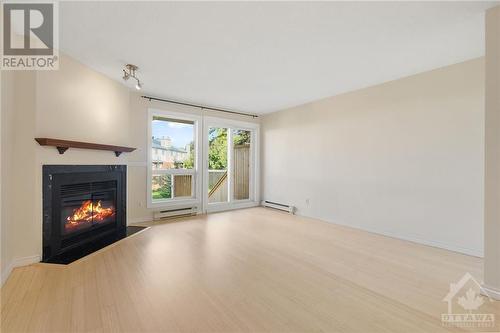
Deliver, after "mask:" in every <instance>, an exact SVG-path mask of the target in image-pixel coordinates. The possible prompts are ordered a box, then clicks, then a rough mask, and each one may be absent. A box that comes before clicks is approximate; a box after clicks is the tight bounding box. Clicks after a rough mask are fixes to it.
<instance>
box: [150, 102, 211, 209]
mask: <svg viewBox="0 0 500 333" xmlns="http://www.w3.org/2000/svg"><path fill="white" fill-rule="evenodd" d="M155 116H158V117H164V118H171V119H172V120H175V119H179V120H187V121H193V122H194V138H193V139H194V149H195V166H194V168H193V169H188V170H182V169H172V170H155V171H154V172H153V167H152V164H153V163H152V150H153V149H152V139H151V137H152V134H153V130H152V124H153V117H155ZM202 123H203V118H202V117H201V116H198V115H194V114H189V113H180V112H173V111H167V110H159V109H151V108H150V109H148V163H147V169H148V172H147V174H148V179H147V208H157V209H158V208H171V207H176V206H187V205H199V204H200V201H201V185H202V172H201V170H202V166H203V163H202V160H203V157H202V156H203V155H202V147H201V145H200V143H199V142H200V139H201V138H203V137H202V134H203V124H202ZM153 174H171V175H186V174H188V175H190V174H192V175H193V178H194V189H193V194H194V197H192V198H172V199H164V200H153V194H152V188H151V187H152V177H153Z"/></svg>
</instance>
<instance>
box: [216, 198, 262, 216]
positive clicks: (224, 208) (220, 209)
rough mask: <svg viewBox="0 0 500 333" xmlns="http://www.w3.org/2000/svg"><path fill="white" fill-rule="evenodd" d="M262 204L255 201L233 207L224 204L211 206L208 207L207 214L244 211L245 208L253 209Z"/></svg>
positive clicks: (236, 204)
mask: <svg viewBox="0 0 500 333" xmlns="http://www.w3.org/2000/svg"><path fill="white" fill-rule="evenodd" d="M259 205H260V204H259V203H258V202H255V201H245V202H240V203H234V204H232V205H227V204H225V203H223V204H213V205H209V206H208V207H207V213H208V214H210V213H217V212H224V211H228V210H235V209H243V208H252V207H258V206H259Z"/></svg>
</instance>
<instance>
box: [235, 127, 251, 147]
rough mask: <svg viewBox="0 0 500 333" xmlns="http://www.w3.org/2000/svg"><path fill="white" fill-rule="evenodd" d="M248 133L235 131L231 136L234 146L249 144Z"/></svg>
mask: <svg viewBox="0 0 500 333" xmlns="http://www.w3.org/2000/svg"><path fill="white" fill-rule="evenodd" d="M250 135H251V133H250V131H245V130H236V131H234V135H233V142H234V145H235V146H239V145H244V144H250Z"/></svg>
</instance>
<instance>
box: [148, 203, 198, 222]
mask: <svg viewBox="0 0 500 333" xmlns="http://www.w3.org/2000/svg"><path fill="white" fill-rule="evenodd" d="M197 211H198V207H196V206H192V207H184V208H172V209H164V210H160V211H157V212H154V213H153V218H154V220H155V221H156V220H162V219H168V218H174V217H182V216H192V215H196V213H197Z"/></svg>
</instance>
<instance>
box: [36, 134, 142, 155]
mask: <svg viewBox="0 0 500 333" xmlns="http://www.w3.org/2000/svg"><path fill="white" fill-rule="evenodd" d="M35 140H36V142H38V144H40V146H52V147H56V148H57V150H58V151H59V154H64V152H65V151H66V150H68V148H80V149H96V150H109V151H114V152H115V155H116V156H117V157H118V156H120V155H121V153H130V152H132V151H134V150H135V149H136V148H131V147H122V146H112V145H103V144H99V143H90V142H80V141H69V140H60V139H51V138H35Z"/></svg>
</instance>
